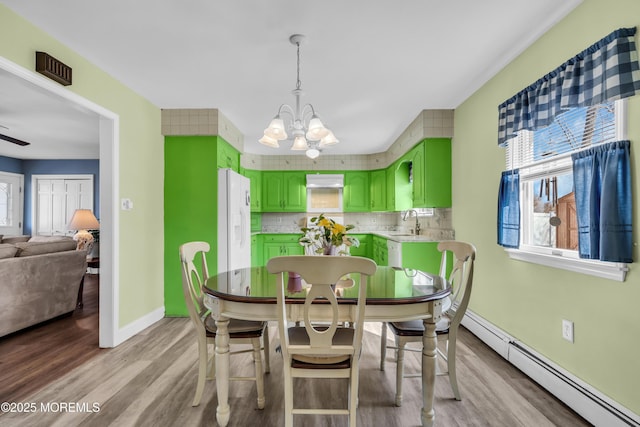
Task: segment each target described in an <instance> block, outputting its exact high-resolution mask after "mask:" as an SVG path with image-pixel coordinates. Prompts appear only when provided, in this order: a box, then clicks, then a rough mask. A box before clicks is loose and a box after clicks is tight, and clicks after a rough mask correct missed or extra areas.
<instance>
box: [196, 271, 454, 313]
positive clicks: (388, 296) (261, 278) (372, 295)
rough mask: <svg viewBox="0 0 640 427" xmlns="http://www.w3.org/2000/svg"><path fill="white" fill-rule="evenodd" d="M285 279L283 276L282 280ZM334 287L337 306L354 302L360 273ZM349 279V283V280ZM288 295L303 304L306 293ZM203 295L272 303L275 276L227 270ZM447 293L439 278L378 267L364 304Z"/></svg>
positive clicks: (411, 301)
mask: <svg viewBox="0 0 640 427" xmlns="http://www.w3.org/2000/svg"><path fill="white" fill-rule="evenodd" d="M286 279H287V276H286V275H285V280H286ZM344 279H345V280H343V281H342V282H341V283H338V284H337V286H336V294H337V295H338V301H339V302H340V303H345V304H350V303H355V302H356V300H357V297H358V286H359V283H360V274H357V273H354V274H350V275H349V277H346V278H344ZM349 279H351V280H349ZM304 286H305V284H304V283H303V289H302V291H300V292H288V294H287V302H290V303H294V304H296V303H299V304H302V303H304V298H305V297H306V291H305V289H304ZM204 292H205V293H207V294H209V295H211V296H214V297H217V298H220V299H223V300H228V301H238V302H247V303H252V302H253V303H262V304H264V303H273V304H276V275H275V274H270V273H269V272H268V271H267V269H266V267H251V268H244V269H239V270H233V271H228V272H224V273H220V274H218V275H215V276H212V277H210V278H209V279H208V280H207V281H206V283H205V285H204ZM450 293H451V289H450V288H449V286H448V283H447V282H446V280H444V279H443V278H442V277H440V276H438V275H435V274H430V273H426V272H423V271H420V270H414V269H408V268H399V267H386V266H378V269H377V271H376V273H375V275H373V276H371V277H370V278H369V280H368V284H367V305H376V304H381V305H382V304H384V305H389V304H415V303H419V302H426V301H431V300H438V299H442V298H444V297H446V296H447V295H449V294H450Z"/></svg>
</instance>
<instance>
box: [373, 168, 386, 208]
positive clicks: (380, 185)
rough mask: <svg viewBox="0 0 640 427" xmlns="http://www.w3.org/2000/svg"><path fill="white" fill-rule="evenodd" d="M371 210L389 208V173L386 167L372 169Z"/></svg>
mask: <svg viewBox="0 0 640 427" xmlns="http://www.w3.org/2000/svg"><path fill="white" fill-rule="evenodd" d="M370 177H371V187H370V188H371V191H370V194H371V201H370V202H371V211H373V212H378V211H385V210H387V174H386V171H385V170H384V169H379V170H374V171H371V175H370Z"/></svg>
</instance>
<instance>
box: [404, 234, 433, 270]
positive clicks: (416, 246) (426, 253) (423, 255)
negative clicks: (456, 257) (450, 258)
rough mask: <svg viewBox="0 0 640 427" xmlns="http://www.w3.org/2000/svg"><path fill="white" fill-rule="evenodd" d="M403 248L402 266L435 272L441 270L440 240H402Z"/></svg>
mask: <svg viewBox="0 0 640 427" xmlns="http://www.w3.org/2000/svg"><path fill="white" fill-rule="evenodd" d="M401 250H402V267H404V268H414V269H416V270H422V271H426V272H428V273H435V274H438V272H439V271H440V259H441V257H442V256H441V253H440V251H438V242H402V247H401Z"/></svg>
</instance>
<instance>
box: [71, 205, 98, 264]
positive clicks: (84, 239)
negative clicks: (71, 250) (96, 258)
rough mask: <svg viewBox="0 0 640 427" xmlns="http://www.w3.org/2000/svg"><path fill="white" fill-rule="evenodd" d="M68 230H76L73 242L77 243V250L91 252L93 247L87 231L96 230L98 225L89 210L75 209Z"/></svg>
mask: <svg viewBox="0 0 640 427" xmlns="http://www.w3.org/2000/svg"><path fill="white" fill-rule="evenodd" d="M68 228H69V230H77V231H78V232H77V233H76V234H75V235H74V236H73V240H75V241H76V242H78V246H77V248H76V249H77V250H86V251H87V253H89V252H90V251H91V248H92V246H93V236H92V235H91V233H89V232H88V231H87V230H97V229H99V228H100V223H99V222H98V220H97V219H96V217H95V215H94V214H93V212H91V210H90V209H76V211H75V212H74V213H73V216H72V217H71V221H70V222H69V227H68Z"/></svg>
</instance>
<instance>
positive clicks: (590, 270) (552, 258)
mask: <svg viewBox="0 0 640 427" xmlns="http://www.w3.org/2000/svg"><path fill="white" fill-rule="evenodd" d="M615 108H616V109H615V111H616V112H615V120H616V139H617V140H624V139H626V134H627V129H626V117H627V115H626V110H627V102H626V99H623V100H618V101H616V107H615ZM550 165H551V166H550ZM571 168H572V162H571V154H570V153H568V154H566V155H564V156H559V157H557V158H555V159H554V160H548V161H543V162H537V163H536V164H533V165H531V166H526V167H522V168H520V224H521V226H520V242H524V233H525V229H526V228H527V227H529V226H530V224H531V222H530V221H528V218H527V216H528V213H529V212H532V211H533V210H532V209H531V206H528V205H529V203H530V200H533V199H532V198H530V197H528V196H530V194H528V191H529V190H528V189H529V186H528V185H524V184H525V183H526V182H528V181H531V180H533V179H536V178H538V179H539V178H540V177H542V176H547V175H549V170H550V169H551V170H552V171H553V172H551V173H562V172H563V171H570V170H571ZM505 251H506V252H507V254H508V255H509V257H510V258H511V259H515V260H519V261H525V262H530V263H534V264H540V265H544V266H547V267H552V268H559V269H563V270H568V271H573V272H576V273H582V274H588V275H591V276H596V277H601V278H605V279H610V280H616V281H619V282H624V280H625V278H626V274H627V271H629V266H628V265H627V264H626V263H616V262H604V261H598V260H588V259H582V258H580V257H579V255H578V251H572V250H568V249H561V248H545V247H542V246H533V245H527V244H523V243H521V244H520V247H519V248H518V249H515V248H505Z"/></svg>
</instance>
